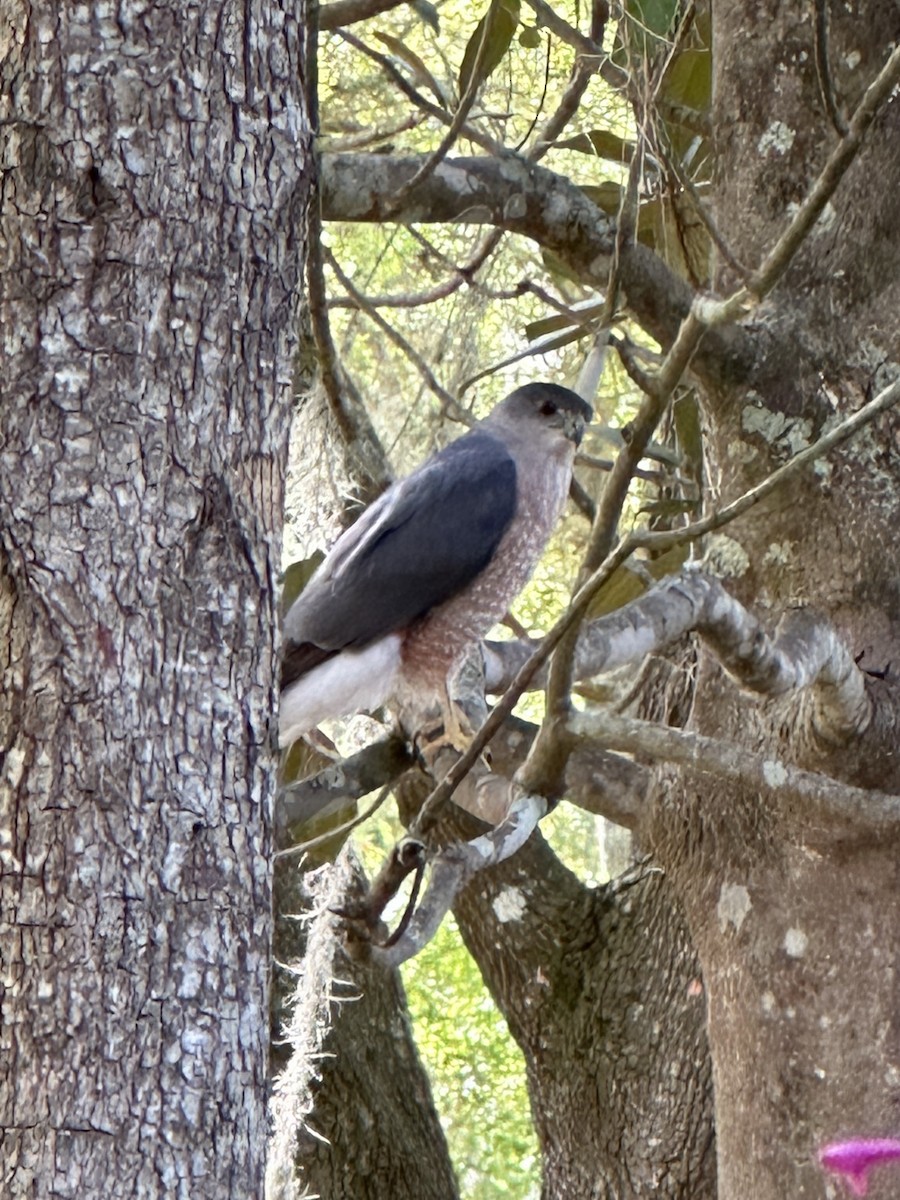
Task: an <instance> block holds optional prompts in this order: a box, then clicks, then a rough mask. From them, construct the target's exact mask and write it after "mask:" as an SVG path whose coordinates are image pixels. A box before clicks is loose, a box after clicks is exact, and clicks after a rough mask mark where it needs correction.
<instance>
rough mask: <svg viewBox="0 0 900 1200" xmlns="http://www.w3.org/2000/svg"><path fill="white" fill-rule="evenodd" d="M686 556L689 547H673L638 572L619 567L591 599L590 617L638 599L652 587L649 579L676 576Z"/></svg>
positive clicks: (645, 563)
mask: <svg viewBox="0 0 900 1200" xmlns="http://www.w3.org/2000/svg"><path fill="white" fill-rule="evenodd" d="M687 556H688V547H687V546H673V547H672V549H671V550H666V552H665V553H664V554H661V555H660V556H659V558H651V559H648V560H647V561H644V562H642V563H641V570H640V571H635V570H634V569H633V568H632V567H629V566H628V565H627V564H626V565H623V566H621V567H619V568H618V569H617V570H616V571H614V572H613V573H612V575H611V576H610V578H609V580H608V582H607V583H606V584H604V586H603V587H602V588H601V589H600V591H599V592H598V593H597V595H596V596H595V597H594V599H593V600H592V601H591V604H590V607H589V608H588V617H590V618H591V619H593V618H594V617H603V616H605V615H606V614H607V613H611V612H615V611H616V609H617V608H621V607H622V606H623V605H624V604H628V603H629V602H630V601H632V600H637V598H638V596H643V594H644V592H646V591H647V589H648V587H649V586H650V585H649V583H648V578H649V579H652V580H653V581H654V582H656V581H658V580H660V579H664V578H665V576H666V575H674V574H675V573H676V572H677V571H679V570H680V569H681V567H682V566H683V565H684V563H685V562H687Z"/></svg>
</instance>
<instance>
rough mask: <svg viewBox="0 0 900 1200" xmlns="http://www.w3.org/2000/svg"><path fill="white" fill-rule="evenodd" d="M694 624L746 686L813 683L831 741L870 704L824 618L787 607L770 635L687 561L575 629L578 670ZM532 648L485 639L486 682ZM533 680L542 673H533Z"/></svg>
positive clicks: (850, 730)
mask: <svg viewBox="0 0 900 1200" xmlns="http://www.w3.org/2000/svg"><path fill="white" fill-rule="evenodd" d="M694 631H696V632H697V633H699V634H700V635H701V636H702V637H703V638H704V640H705V641H706V642H707V644H708V645H709V646H710V648H711V649H712V650H713V652H714V653H715V655H716V656H717V658H718V659H719V661H720V662H721V664H722V666H723V667H724V668H725V670H726V671H728V673H729V674H730V675H731V676H732V678H733V679H735V680H736V682H738V683H739V684H740V685H741V686H742V687H744V688H747V689H748V690H749V691H753V692H756V693H757V694H758V695H765V696H780V695H783V694H784V693H785V692H788V691H792V690H795V689H800V688H810V689H811V694H812V700H813V703H812V705H811V712H810V719H811V723H812V732H813V734H814V735H815V736H816V737H818V738H820V739H821V740H823V741H825V742H827V743H828V744H830V745H838V744H842V743H845V742H846V741H848V740H849V739H850V738H852V737H859V736H861V735H862V734H863V733H864V732H865V730H866V729H867V728H868V725H869V722H870V720H871V716H872V707H871V702H870V700H869V697H868V694H867V693H866V689H865V676H864V674H863V672H862V671H861V670H860V669H859V668H858V667H857V665H856V663H855V662H854V660H853V657H852V656H851V654H850V652H849V651H848V650H847V648H846V647H845V646H844V644H843V643H842V642H841V641H840V639H839V638H838V636H837V634H836V633H835V631H834V630H833V629H832V627H831V626H830V625H829V624H828V622H827V621H824V620H821V619H818V618H816V617H815V616H814V615H813V614H811V613H808V612H798V613H792V614H791V615H790V617H789V619H788V620H787V621H786V622H785V623H784V627H783V628H782V629H781V630H780V631H779V633H778V634H777V635H776V636H775V637H774V638H771V637H769V636H768V634H766V633H765V631H764V630H763V628H762V626H761V625H760V623H759V622H758V621H757V619H756V618H755V617H754V616H753V615H752V614H751V613H749V612H748V611H747V610H746V609H745V608H744V606H743V605H742V604H740V602H739V601H737V600H735V599H734V597H733V596H730V595H729V594H728V592H727V591H726V590H725V588H724V587H723V586H722V584H721V582H720V581H719V580H718V579H714V578H713V577H712V576H709V575H704V574H702V573H701V572H699V571H694V570H687V571H683V572H681V573H680V574H678V575H673V576H671V577H670V578H668V579H664V580H663V581H662V582H661V583H659V584H657V585H656V587H654V588H653V589H652V590H651V591H649V592H647V593H646V595H644V596H641V597H639V598H638V599H637V600H633V601H632V602H631V603H630V604H626V605H624V606H623V607H622V608H620V609H617V610H616V611H615V612H613V613H610V614H609V615H608V616H605V617H600V618H599V619H598V620H596V621H592V622H590V624H588V625H587V626H585V628H584V629H583V630H582V632H581V636H580V637H579V640H578V649H577V652H576V656H575V667H574V673H575V677H576V678H577V679H585V678H588V677H589V676H591V675H597V674H599V673H600V672H601V671H610V670H613V669H614V668H616V667H621V666H624V665H625V664H627V663H630V662H635V661H637V660H639V659H642V658H644V657H645V656H646V655H647V654H650V653H654V652H659V651H661V650H664V649H666V647H668V646H671V645H672V644H673V643H674V642H676V641H677V640H678V639H679V638H681V637H683V636H684V635H685V634H686V633H691V632H694ZM532 651H533V646H532V645H530V644H529V643H527V642H513V643H498V642H492V643H487V644H485V648H484V659H485V687H486V688H487V690H488V691H490V692H499V691H504V690H505V689H506V686H507V685H508V683H509V681H510V680H511V678H512V677H513V676H514V675H515V674H516V673H517V672H518V671H519V670H520V669H521V667H522V664H523V663H524V662H525V661H526V660H527V659H528V657H529V655H530V653H531V652H532ZM533 683H534V684H535V685H539V684H540V679H539V678H536V679H535V680H533Z"/></svg>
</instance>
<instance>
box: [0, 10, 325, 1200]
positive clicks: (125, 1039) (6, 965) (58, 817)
mask: <svg viewBox="0 0 900 1200" xmlns="http://www.w3.org/2000/svg"><path fill="white" fill-rule="evenodd" d="M11 19H12V22H13V31H12V34H11V36H8V37H7V38H6V41H5V50H4V52H3V57H2V58H0V128H2V139H3V144H4V150H3V160H2V161H3V167H4V170H3V173H2V175H0V202H2V207H0V221H2V236H0V245H2V246H3V251H2V254H3V261H2V269H0V324H2V327H3V351H2V370H0V380H2V382H0V391H2V398H3V402H2V405H0V646H2V647H3V653H2V655H0V747H2V752H0V763H2V775H0V863H2V869H0V956H2V982H0V1005H2V1032H0V1039H2V1040H0V1128H2V1131H3V1132H2V1152H0V1192H2V1194H3V1195H4V1196H10V1197H16V1198H17V1200H18V1198H20V1197H21V1198H24V1197H27V1196H33V1197H39V1198H40V1200H43V1198H44V1197H47V1196H49V1195H51V1194H52V1195H54V1196H60V1197H63V1196H72V1197H76V1196H77V1197H80V1198H84V1197H95V1196H103V1197H105V1198H109V1200H112V1198H114V1197H123V1198H124V1197H127V1198H128V1200H132V1198H134V1197H141V1198H145V1197H146V1198H150V1197H157V1196H159V1197H162V1196H166V1197H172V1196H182V1197H190V1198H191V1200H199V1198H202V1197H211V1198H212V1197H215V1198H216V1200H223V1198H225V1197H229V1196H234V1197H240V1198H241V1200H246V1197H248V1196H259V1195H261V1193H262V1178H263V1170H262V1168H263V1153H264V1145H265V1128H266V1116H265V1111H266V1110H265V1091H266V1047H267V1038H268V1020H267V979H268V971H269V942H270V915H269V912H270V865H269V858H270V855H269V849H270V835H269V828H268V825H269V820H268V818H269V813H270V809H271V803H272V794H273V782H274V776H273V766H274V751H273V747H272V737H271V735H270V713H271V710H272V705H273V644H274V629H275V606H274V599H275V586H274V573H275V571H276V570H277V558H278V551H279V545H280V526H281V512H282V491H283V474H284V458H285V445H286V434H287V427H288V420H289V412H290V401H291V396H290V378H291V356H292V346H293V341H294V315H295V314H294V309H295V294H296V288H297V283H298V278H299V271H300V264H301V256H302V244H303V235H302V230H303V202H304V196H305V191H306V179H307V172H308V166H309V153H308V141H307V138H308V130H307V128H306V126H305V117H304V111H305V110H304V103H303V97H302V92H301V83H302V74H303V45H302V27H301V26H299V25H298V20H302V6H300V9H299V11H298V6H297V5H295V4H293V3H292V4H285V3H279V0H259V2H256V3H252V2H251V3H248V4H246V5H236V4H234V3H226V2H219V0H211V2H209V3H204V4H203V5H199V6H191V5H188V6H185V5H183V4H176V3H170V2H164V0H157V2H156V3H153V4H151V5H147V4H138V3H132V2H130V0H125V2H124V3H119V4H116V5H111V4H95V5H91V6H81V7H80V8H79V7H76V6H71V5H58V4H56V3H44V4H42V5H37V6H32V7H31V8H30V9H29V11H28V12H27V14H26V13H25V11H24V9H23V10H21V11H17V12H15V13H14V14H13V15H12V18H11ZM7 20H10V17H9V15H8V16H7ZM7 33H9V30H7Z"/></svg>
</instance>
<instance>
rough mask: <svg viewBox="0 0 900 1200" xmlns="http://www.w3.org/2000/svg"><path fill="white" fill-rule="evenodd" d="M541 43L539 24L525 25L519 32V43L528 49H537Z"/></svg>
mask: <svg viewBox="0 0 900 1200" xmlns="http://www.w3.org/2000/svg"><path fill="white" fill-rule="evenodd" d="M540 44H541V34H540V30H539V29H538V27H537V25H523V26H522V28H521V30H520V32H519V45H520V46H524V47H525V49H526V50H537V48H538V46H540Z"/></svg>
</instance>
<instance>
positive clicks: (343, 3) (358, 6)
mask: <svg viewBox="0 0 900 1200" xmlns="http://www.w3.org/2000/svg"><path fill="white" fill-rule="evenodd" d="M405 3H407V0H333V2H332V3H331V4H325V5H323V6H322V7H321V8H320V9H319V29H320V30H321V31H323V32H324V31H327V30H332V29H340V27H341V26H342V25H354V24H355V23H356V22H357V21H365V20H367V19H368V18H369V17H377V16H378V15H379V13H383V12H389V11H390V10H391V9H392V8H399V7H400V5H401V4H405Z"/></svg>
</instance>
